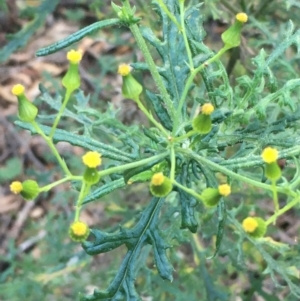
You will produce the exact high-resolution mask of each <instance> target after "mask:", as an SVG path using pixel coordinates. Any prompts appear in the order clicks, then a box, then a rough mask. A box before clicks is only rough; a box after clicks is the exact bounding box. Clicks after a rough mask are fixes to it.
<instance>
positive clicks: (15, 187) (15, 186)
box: [9, 181, 23, 194]
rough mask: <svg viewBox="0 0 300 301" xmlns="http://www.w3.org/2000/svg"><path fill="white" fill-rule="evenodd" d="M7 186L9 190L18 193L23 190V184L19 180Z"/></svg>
mask: <svg viewBox="0 0 300 301" xmlns="http://www.w3.org/2000/svg"><path fill="white" fill-rule="evenodd" d="M9 188H10V191H11V192H13V193H15V194H18V193H20V192H21V191H22V190H23V185H22V183H21V182H19V181H14V182H12V183H11V184H10V186H9Z"/></svg>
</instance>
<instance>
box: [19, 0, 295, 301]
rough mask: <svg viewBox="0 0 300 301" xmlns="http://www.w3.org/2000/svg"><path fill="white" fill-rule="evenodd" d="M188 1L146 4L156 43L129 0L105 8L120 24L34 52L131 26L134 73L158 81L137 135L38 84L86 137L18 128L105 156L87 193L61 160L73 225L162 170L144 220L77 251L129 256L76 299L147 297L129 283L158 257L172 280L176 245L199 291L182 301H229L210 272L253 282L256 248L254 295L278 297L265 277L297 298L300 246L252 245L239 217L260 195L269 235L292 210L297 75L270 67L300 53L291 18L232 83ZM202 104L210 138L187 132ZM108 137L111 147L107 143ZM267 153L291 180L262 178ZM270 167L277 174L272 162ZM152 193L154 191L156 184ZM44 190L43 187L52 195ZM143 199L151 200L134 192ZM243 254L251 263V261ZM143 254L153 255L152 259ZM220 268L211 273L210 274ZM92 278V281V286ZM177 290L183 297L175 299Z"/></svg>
mask: <svg viewBox="0 0 300 301" xmlns="http://www.w3.org/2000/svg"><path fill="white" fill-rule="evenodd" d="M184 2H185V1H183V0H181V1H177V0H165V1H162V0H157V1H153V3H152V8H153V12H154V13H156V14H157V16H158V18H160V24H161V30H162V31H161V34H159V35H158V34H157V33H155V32H154V31H152V29H151V28H149V27H144V26H142V25H139V24H137V23H140V24H142V21H141V20H140V19H139V18H137V17H135V15H134V12H135V9H134V8H131V7H130V5H129V2H128V1H122V6H117V5H116V4H113V5H112V7H113V9H114V11H115V12H116V13H117V16H118V18H117V19H110V20H103V21H99V22H97V23H95V24H93V25H90V26H88V27H87V28H84V29H82V30H81V31H79V32H77V33H75V34H74V35H72V36H71V37H69V38H67V39H65V40H63V41H58V42H57V43H56V44H54V45H51V46H49V47H46V48H44V49H42V50H39V51H38V52H37V55H47V54H49V53H52V52H55V51H58V50H59V49H62V48H65V47H67V46H68V45H70V44H72V43H74V42H76V41H78V40H79V39H81V38H83V37H84V36H86V35H87V34H89V33H91V32H92V31H94V30H96V29H97V30H98V29H101V28H103V27H107V26H110V25H122V26H127V27H128V28H129V29H130V30H131V32H132V33H133V36H134V37H135V39H136V42H137V45H138V46H139V48H140V49H141V51H142V52H143V54H144V57H145V62H134V63H132V64H131V66H132V67H133V69H134V70H139V71H140V72H144V73H148V72H150V74H151V76H152V78H153V81H154V83H155V88H153V84H148V85H147V87H144V91H145V93H144V94H143V96H142V97H144V98H145V99H147V101H148V102H149V103H150V109H151V110H152V112H150V111H148V110H147V109H146V108H145V106H144V105H143V103H142V102H141V101H140V99H139V97H135V96H134V97H132V100H133V101H135V102H136V104H137V106H138V107H139V108H140V109H141V110H142V111H143V112H144V113H145V114H146V116H147V117H148V118H149V120H150V122H151V123H152V126H151V127H149V128H147V127H143V128H142V130H141V129H139V127H137V126H125V125H123V124H122V123H121V122H120V121H118V120H117V119H116V112H114V111H113V110H112V109H111V108H109V109H108V110H107V112H104V113H100V112H97V111H96V110H94V109H92V108H88V109H86V104H87V103H88V99H84V100H82V98H84V97H83V95H82V93H81V92H79V93H77V94H76V98H77V100H79V99H81V101H82V102H83V104H84V105H83V106H80V105H78V106H75V107H74V110H75V112H72V111H70V110H69V109H66V110H64V111H63V110H62V109H61V108H64V106H65V103H64V101H65V100H64V101H63V102H62V101H61V99H62V97H59V98H58V99H53V97H52V96H50V94H49V93H48V92H47V90H46V89H45V88H43V87H42V86H41V92H42V97H41V99H42V100H44V101H45V102H47V103H48V104H50V105H51V106H52V108H55V109H57V110H58V111H59V113H58V115H57V116H59V118H60V117H61V116H65V117H68V118H72V119H74V120H76V121H77V122H78V123H79V124H80V126H81V128H80V130H82V131H83V132H84V135H82V134H79V133H70V132H68V131H66V130H62V129H56V126H53V127H48V126H45V125H43V124H42V121H43V120H47V116H39V118H38V120H37V121H35V122H34V123H31V124H30V123H25V122H20V121H17V122H16V124H17V125H18V126H20V127H21V128H24V129H26V130H29V131H30V132H31V133H32V134H40V135H42V136H43V137H44V138H45V139H46V141H48V145H49V146H50V148H51V149H52V150H53V149H55V146H54V144H55V143H57V142H60V141H65V142H68V143H70V144H72V145H76V146H80V147H82V148H84V149H86V150H90V151H94V152H99V153H101V155H102V156H103V157H104V158H106V159H107V160H106V161H105V163H104V164H103V167H102V170H101V171H100V172H99V176H100V181H99V183H98V184H96V185H94V186H93V187H90V186H89V185H86V183H85V181H86V180H84V176H83V177H82V176H74V175H72V173H71V172H70V171H69V169H68V167H67V166H66V165H65V163H64V161H63V160H61V158H60V157H59V155H58V154H56V155H57V157H58V161H59V162H60V164H61V166H62V168H63V170H64V172H65V174H66V178H65V180H70V181H73V182H76V181H81V182H82V185H81V188H78V186H76V185H75V184H74V188H75V189H79V190H80V193H79V199H78V202H77V204H76V213H75V216H76V218H78V216H79V213H80V210H81V207H82V206H83V205H86V204H88V203H90V202H93V201H96V200H98V199H100V198H101V197H103V196H105V195H106V194H109V193H111V192H112V191H114V190H117V189H120V188H123V187H125V186H128V185H135V183H138V182H147V181H151V178H152V176H153V175H154V174H157V173H163V174H164V175H165V176H167V177H168V178H170V181H171V182H172V184H173V188H172V192H171V194H170V195H168V196H166V197H161V198H158V197H155V196H154V197H152V199H151V201H149V203H148V205H146V206H145V208H144V209H143V210H142V212H141V213H140V214H132V215H131V218H133V220H134V224H133V225H132V226H131V227H126V226H120V228H119V229H118V230H116V229H115V230H114V231H111V229H110V230H109V231H103V230H97V229H92V230H91V235H90V239H89V240H87V241H84V242H83V243H82V247H83V249H84V250H85V252H86V253H87V254H89V255H95V254H100V253H106V252H110V251H112V250H114V249H116V248H119V247H121V246H123V247H124V246H125V247H126V249H127V250H126V254H125V256H124V259H123V261H122V263H121V265H120V267H119V269H118V271H116V272H115V275H114V276H113V277H112V279H111V281H110V284H109V286H108V287H107V288H102V289H101V290H95V291H94V293H93V294H92V295H87V296H86V295H83V294H81V295H80V300H82V301H88V300H93V301H97V300H106V301H108V300H112V301H113V300H114V301H117V300H128V301H137V300H142V299H141V292H140V290H139V289H138V288H137V287H136V279H139V277H140V274H141V273H142V272H143V273H145V274H146V273H147V271H148V272H149V270H150V271H151V272H150V274H151V277H152V276H153V277H154V278H153V279H155V276H154V275H152V274H154V273H155V272H153V271H152V269H150V268H147V260H149V261H150V262H151V259H152V260H153V263H154V264H155V267H156V269H157V271H158V274H159V275H160V277H161V278H162V279H164V280H168V281H171V282H172V280H173V273H174V269H175V270H176V267H175V268H173V265H174V266H176V265H180V263H178V261H176V260H175V259H174V258H175V255H174V253H175V249H176V246H174V245H173V244H178V245H180V244H181V243H183V242H190V243H191V247H192V252H193V258H194V265H193V267H194V269H195V271H196V273H199V275H200V276H201V278H202V281H203V291H201V292H200V291H197V290H196V291H195V294H194V295H193V293H191V296H194V297H190V296H189V297H190V298H191V300H197V298H206V300H228V299H227V298H228V294H227V293H225V292H224V291H223V289H220V287H219V285H217V284H216V283H214V282H215V281H214V276H215V275H218V273H224V269H225V268H226V266H228V265H232V266H233V267H234V269H236V270H238V271H243V272H244V273H248V274H249V278H250V279H251V277H252V274H251V273H250V272H248V271H247V259H246V255H247V252H246V251H245V249H246V248H247V247H248V248H252V249H255V250H256V252H258V254H259V255H257V256H258V257H259V258H261V263H260V264H259V268H258V269H259V272H260V274H261V276H260V278H259V279H256V280H255V281H256V282H255V281H254V280H253V281H254V282H255V285H254V284H253V286H255V291H256V292H257V293H258V294H260V295H261V296H262V297H264V298H265V300H271V298H273V297H271V295H269V294H268V293H267V292H265V291H264V290H262V289H261V286H262V283H263V278H264V277H266V275H270V277H271V279H272V280H273V282H274V284H275V286H276V290H280V289H281V287H282V286H284V287H288V289H289V297H290V298H291V299H290V300H296V299H297V298H299V297H300V288H299V285H298V284H297V281H299V274H298V275H297V273H295V270H297V268H298V269H299V247H297V246H296V245H295V246H291V245H288V244H285V243H282V242H277V241H275V240H274V239H272V238H270V237H261V238H253V236H251V231H250V230H249V231H248V230H247V228H246V227H245V226H244V224H242V221H243V219H244V218H246V217H247V216H248V215H251V214H254V213H253V208H254V205H253V204H251V203H249V201H247V198H246V197H244V196H243V190H244V191H249V192H250V193H252V194H253V195H256V194H257V193H262V191H267V192H268V198H269V199H273V201H274V209H272V210H274V212H272V214H271V216H269V217H268V218H267V216H268V214H267V213H266V212H264V211H263V210H262V209H261V208H260V206H259V204H258V205H257V208H256V210H255V214H256V215H258V216H261V217H262V218H263V219H265V224H266V225H267V226H268V229H270V228H271V229H272V228H275V229H276V227H275V226H273V223H275V222H276V219H277V218H279V217H280V216H281V215H283V214H285V213H286V211H288V210H290V209H292V208H293V207H298V206H299V200H300V195H299V191H298V190H297V189H299V185H300V180H299V173H300V165H299V154H300V146H299V145H300V138H299V119H300V114H299V102H298V98H297V95H298V93H299V87H300V79H299V78H290V79H286V80H285V81H284V82H282V81H281V80H278V79H277V75H276V68H274V66H276V63H277V62H278V60H280V59H281V58H282V57H283V56H284V55H285V53H286V51H287V49H291V47H293V48H292V49H293V50H294V52H293V54H294V53H295V55H298V54H299V43H300V40H299V34H300V31H299V30H296V31H295V29H294V25H293V23H292V21H289V22H288V23H287V24H285V36H284V38H281V39H280V41H277V43H275V44H276V46H275V47H274V48H273V49H272V51H271V52H269V51H267V50H265V49H263V48H262V49H260V50H259V51H258V54H257V55H256V56H255V57H254V58H253V59H252V66H251V72H249V73H248V74H245V75H242V76H240V77H237V78H235V79H234V80H232V79H231V78H229V75H228V73H227V71H226V68H225V66H224V65H223V63H222V62H221V60H220V58H221V56H222V55H224V53H225V52H226V53H227V51H228V47H227V46H226V41H224V43H225V46H224V47H223V48H222V49H221V50H220V51H219V52H217V53H215V52H214V51H212V50H211V49H209V47H208V46H206V45H205V43H204V41H203V40H204V38H205V31H204V29H203V25H202V17H203V6H202V5H201V4H197V5H190V6H187V7H185V6H184V4H185V3H184ZM236 22H237V21H236ZM250 22H251V20H250ZM253 22H254V21H253ZM238 34H240V32H238ZM146 42H148V45H151V47H152V48H155V50H156V51H157V54H158V55H159V60H157V61H158V63H155V62H154V60H153V58H152V55H151V54H150V52H149V49H148V46H147V43H146ZM70 70H71V69H70ZM125 76H127V75H125ZM130 76H131V75H130ZM124 83H125V79H124ZM66 90H67V91H68V87H67V88H66ZM67 95H68V93H67ZM65 99H66V98H65ZM78 103H79V102H78ZM205 103H210V104H212V105H213V107H214V108H215V110H214V112H213V113H212V114H211V115H209V116H208V115H206V116H207V117H204V118H202V120H210V123H209V124H210V125H211V128H210V129H209V131H208V133H205V134H203V133H201V132H197V130H196V129H195V128H193V122H192V121H193V120H194V119H195V118H197V116H198V115H199V114H200V115H201V114H202V115H205V113H204V112H202V111H200V112H199V108H200V107H201V108H203V107H204V106H203V105H204V104H205ZM153 116H155V117H156V118H157V119H155V118H154V117H153ZM205 118H206V119H205ZM58 120H59V119H58ZM56 125H57V124H56ZM82 131H81V132H82ZM99 131H102V132H105V133H106V136H105V137H107V142H108V143H107V142H105V141H101V142H100V141H99V138H98V137H97V133H99ZM100 140H101V139H100ZM112 141H113V143H114V145H110V144H113V143H112ZM268 146H271V147H272V148H273V149H275V150H278V159H284V160H286V164H287V165H288V167H289V168H290V170H292V176H291V175H290V174H291V173H290V172H287V171H286V170H285V169H284V170H283V171H282V174H281V177H280V179H279V181H273V179H271V178H269V177H268V174H267V173H265V170H266V169H267V168H268V164H269V162H267V161H266V160H264V158H263V157H262V155H261V154H262V151H263V150H264V149H265V148H267V147H268ZM272 163H274V164H275V165H276V166H277V158H276V160H275V161H274V162H272ZM277 167H278V166H277ZM222 183H223V184H224V183H227V184H228V187H229V188H231V189H232V190H233V196H231V195H230V196H229V197H228V195H229V193H228V194H227V193H226V194H224V193H223V192H221V191H220V190H218V189H220V184H222ZM58 184H59V183H58ZM150 185H154V184H153V183H152V182H151V184H150ZM51 187H52V186H51ZM251 187H255V189H256V190H257V191H258V192H257V191H255V190H253V189H252V188H251ZM49 189H50V186H49ZM207 189H209V190H207ZM251 189H252V191H251ZM41 191H48V187H46V188H43V189H42V190H41ZM208 191H209V192H214V195H213V197H214V200H216V201H217V202H216V206H215V207H212V208H207V207H206V206H204V205H207V204H208V205H209V203H208V201H207V200H206V196H208V193H205V192H208ZM235 194H236V195H237V198H238V201H237V199H236V198H234V195H235ZM278 195H280V199H278ZM141 199H147V197H145V196H144V195H141ZM251 212H252V213H251ZM76 218H75V219H76ZM199 226H200V227H199ZM229 229H230V230H231V231H229ZM268 231H271V230H268ZM197 232H199V235H198V234H196V233H197ZM212 237H215V239H214V241H215V243H214V244H211V243H210V245H213V247H212V248H207V247H205V241H206V240H208V241H211V238H212ZM149 246H151V248H152V249H151V250H152V254H153V256H152V255H151V253H150V248H149ZM250 253H251V252H249V253H248V255H247V256H249V258H250V259H248V260H250V261H251V260H255V256H254V258H253V256H251V255H249V254H250ZM143 254H146V255H149V258H150V259H147V256H146V255H145V256H144V257H143ZM274 256H276V257H277V258H276V260H275V257H274ZM219 257H224V258H226V262H225V263H221V262H219ZM173 259H174V261H173ZM205 260H210V261H209V262H210V264H211V266H210V268H207V267H206V266H205V264H204V262H205ZM216 262H218V263H219V266H218V267H215V265H216ZM143 265H144V266H146V267H145V268H144V269H142V268H141V267H142V266H143ZM208 269H209V270H208ZM210 273H211V275H210ZM178 277H180V276H178ZM224 277H226V275H225V276H224ZM253 279H254V278H253ZM93 281H94V282H97V280H96V279H94V280H93ZM282 282H284V284H282ZM157 285H158V284H155V283H154V281H153V282H151V281H149V286H148V288H147V289H148V291H147V293H149V294H151V289H150V288H149V287H151V286H153V287H155V286H157ZM166 287H168V285H167V284H166ZM172 289H174V290H175V288H174V287H173V288H172ZM172 289H171V288H170V291H172ZM274 289H275V288H274ZM172 292H173V291H172ZM170 294H171V295H172V293H170ZM184 294H185V296H187V295H188V294H189V291H188V288H185V289H184ZM184 294H181V295H179V296H180V297H178V298H181V299H180V300H182V299H183V298H184V297H183V296H184ZM173 295H176V293H174V294H173ZM192 298H194V299H192ZM292 298H296V299H292ZM174 300H175V299H174ZM176 300H179V299H176ZM198 300H199V299H198ZM203 300H204V299H203ZM249 300H250V299H249ZM272 300H275V299H272Z"/></svg>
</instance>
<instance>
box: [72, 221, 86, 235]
mask: <svg viewBox="0 0 300 301" xmlns="http://www.w3.org/2000/svg"><path fill="white" fill-rule="evenodd" d="M88 230H89V228H88V226H87V224H85V223H83V222H75V223H73V224H72V225H71V231H72V233H73V234H74V235H77V236H84V235H85V234H86V233H87V232H88Z"/></svg>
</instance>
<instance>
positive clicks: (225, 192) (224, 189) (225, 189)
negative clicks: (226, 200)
mask: <svg viewBox="0 0 300 301" xmlns="http://www.w3.org/2000/svg"><path fill="white" fill-rule="evenodd" d="M218 190H219V193H220V195H222V196H229V195H230V193H231V188H230V186H229V185H228V184H222V185H219V187H218Z"/></svg>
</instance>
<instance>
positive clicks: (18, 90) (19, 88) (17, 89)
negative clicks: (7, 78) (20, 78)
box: [11, 84, 25, 96]
mask: <svg viewBox="0 0 300 301" xmlns="http://www.w3.org/2000/svg"><path fill="white" fill-rule="evenodd" d="M24 91H25V88H24V86H23V85H20V84H17V85H14V86H13V87H12V89H11V93H12V94H13V95H15V96H20V95H22V94H24Z"/></svg>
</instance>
